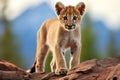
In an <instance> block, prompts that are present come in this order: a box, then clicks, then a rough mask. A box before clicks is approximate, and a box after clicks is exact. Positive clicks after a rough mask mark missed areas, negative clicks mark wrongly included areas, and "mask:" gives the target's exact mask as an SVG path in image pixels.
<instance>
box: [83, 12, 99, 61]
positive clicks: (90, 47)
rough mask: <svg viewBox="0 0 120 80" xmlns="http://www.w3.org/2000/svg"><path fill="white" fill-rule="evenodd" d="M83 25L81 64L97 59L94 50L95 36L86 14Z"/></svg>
mask: <svg viewBox="0 0 120 80" xmlns="http://www.w3.org/2000/svg"><path fill="white" fill-rule="evenodd" d="M84 18H85V22H84V23H85V24H84V27H83V28H82V33H81V34H82V52H81V62H82V61H85V60H89V59H92V58H97V59H99V56H98V54H97V51H96V49H95V43H96V35H95V33H94V32H93V31H92V24H91V21H90V18H89V16H88V14H86V15H85V16H84Z"/></svg>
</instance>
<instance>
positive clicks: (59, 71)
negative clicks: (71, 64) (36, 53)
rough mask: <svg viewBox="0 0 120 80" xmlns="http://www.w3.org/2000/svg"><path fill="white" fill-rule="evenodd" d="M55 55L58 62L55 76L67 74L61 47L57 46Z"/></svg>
mask: <svg viewBox="0 0 120 80" xmlns="http://www.w3.org/2000/svg"><path fill="white" fill-rule="evenodd" d="M53 55H54V56H53V58H55V60H56V70H55V74H57V75H60V74H63V75H64V74H67V68H66V62H65V58H64V55H63V52H62V48H61V47H60V45H55V47H54V52H53Z"/></svg>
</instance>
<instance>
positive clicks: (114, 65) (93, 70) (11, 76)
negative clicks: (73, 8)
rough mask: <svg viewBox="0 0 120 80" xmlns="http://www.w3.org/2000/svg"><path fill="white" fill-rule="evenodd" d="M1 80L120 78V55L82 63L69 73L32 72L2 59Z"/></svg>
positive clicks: (105, 79) (106, 79) (119, 79)
mask: <svg viewBox="0 0 120 80" xmlns="http://www.w3.org/2000/svg"><path fill="white" fill-rule="evenodd" d="M0 80H120V56H118V57H115V58H106V59H103V60H100V61H97V60H96V59H92V60H88V61H85V62H82V63H80V64H79V65H77V66H76V67H74V68H73V69H71V70H69V71H68V73H67V75H55V74H54V73H52V72H50V73H32V74H30V73H29V74H28V73H27V72H26V71H24V70H22V69H21V68H18V67H17V66H15V65H14V64H12V63H9V62H7V61H4V60H2V59H0Z"/></svg>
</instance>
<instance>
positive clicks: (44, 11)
mask: <svg viewBox="0 0 120 80" xmlns="http://www.w3.org/2000/svg"><path fill="white" fill-rule="evenodd" d="M57 1H58V0H0V58H2V59H5V60H7V61H9V62H12V63H14V64H15V65H17V66H19V67H21V68H23V69H28V68H30V67H31V65H32V64H33V62H34V57H35V53H36V33H37V30H38V29H39V27H40V25H41V24H42V23H43V22H44V21H45V20H46V19H48V18H53V17H56V13H55V9H54V5H55V3H56V2H57ZM60 1H61V2H63V3H64V4H65V5H74V6H75V5H76V4H77V3H78V2H80V1H83V2H84V3H85V4H86V10H85V15H84V17H83V19H82V22H81V23H80V25H81V31H82V52H81V62H82V61H85V60H89V59H93V58H96V59H97V60H101V59H104V58H106V57H114V56H117V55H120V0H60ZM68 53H69V52H67V54H66V61H67V63H68V62H69V56H70V55H69V54H68ZM51 58H52V55H51V52H49V54H48V57H47V59H46V64H45V65H46V72H49V71H50V67H49V62H50V60H51Z"/></svg>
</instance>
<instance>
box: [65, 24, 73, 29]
mask: <svg viewBox="0 0 120 80" xmlns="http://www.w3.org/2000/svg"><path fill="white" fill-rule="evenodd" d="M65 29H67V30H74V29H75V25H65Z"/></svg>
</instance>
